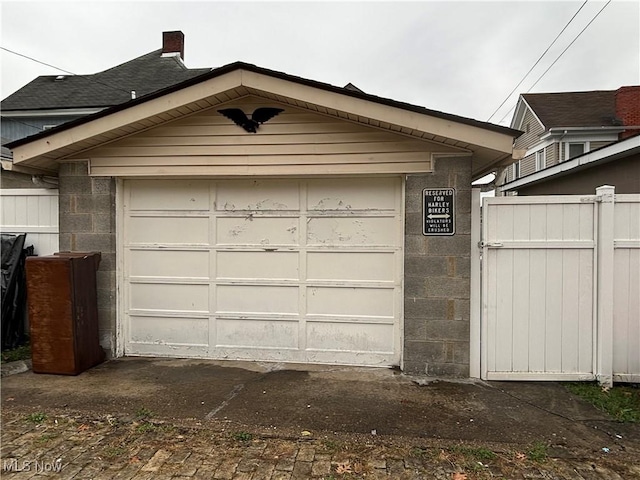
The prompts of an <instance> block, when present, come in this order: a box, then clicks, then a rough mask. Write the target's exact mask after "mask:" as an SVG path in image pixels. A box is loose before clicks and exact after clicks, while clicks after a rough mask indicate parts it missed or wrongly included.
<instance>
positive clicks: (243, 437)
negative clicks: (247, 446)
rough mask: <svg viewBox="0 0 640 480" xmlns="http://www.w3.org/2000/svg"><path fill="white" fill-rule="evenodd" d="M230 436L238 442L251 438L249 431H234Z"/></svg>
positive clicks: (247, 440)
mask: <svg viewBox="0 0 640 480" xmlns="http://www.w3.org/2000/svg"><path fill="white" fill-rule="evenodd" d="M231 437H232V438H233V439H234V440H237V441H238V442H249V441H251V439H252V438H253V435H251V434H250V433H249V432H234V433H232V434H231Z"/></svg>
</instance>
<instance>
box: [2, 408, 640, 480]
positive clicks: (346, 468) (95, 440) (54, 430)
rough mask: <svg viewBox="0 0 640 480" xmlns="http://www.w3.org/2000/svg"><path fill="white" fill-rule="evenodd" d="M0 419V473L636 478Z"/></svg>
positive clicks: (316, 443) (468, 451) (364, 445)
mask: <svg viewBox="0 0 640 480" xmlns="http://www.w3.org/2000/svg"><path fill="white" fill-rule="evenodd" d="M2 420H3V424H2V435H1V440H2V447H1V452H0V457H1V462H2V474H1V476H2V478H3V479H5V478H6V479H39V478H59V479H63V480H71V479H94V480H111V479H114V480H152V479H153V480H163V479H167V480H168V479H171V480H178V479H182V480H190V479H193V480H197V479H198V480H199V479H207V480H208V479H228V480H241V479H244V480H301V479H325V480H329V479H333V480H338V479H382V478H392V479H436V480H440V479H443V480H444V479H446V480H471V479H476V478H507V479H511V478H514V479H592V478H594V479H616V480H618V479H631V478H640V467H638V466H635V465H633V464H632V463H630V462H628V461H626V460H625V458H624V452H610V453H609V454H603V455H601V456H598V457H597V458H582V457H580V456H576V455H573V456H572V455H566V454H565V455H563V458H547V459H541V458H534V453H533V450H530V451H527V449H526V448H522V449H513V447H505V446H503V447H492V448H488V447H486V446H478V445H471V444H461V443H453V442H448V443H447V442H445V441H435V440H426V439H412V440H407V439H401V438H400V439H399V438H390V437H380V436H374V435H371V436H370V437H368V436H353V435H346V434H334V433H331V432H328V433H327V432H325V433H314V432H304V433H305V434H304V435H303V432H300V435H299V436H294V435H288V436H286V435H280V436H276V435H265V434H251V433H249V432H246V431H223V430H222V429H221V428H212V427H211V425H208V424H207V423H205V422H203V423H200V422H196V421H194V422H193V423H192V424H189V425H185V424H184V422H183V423H181V424H177V423H175V424H174V423H172V422H161V421H159V420H155V419H153V418H147V419H144V418H137V419H133V420H131V419H128V420H127V419H117V418H115V417H113V416H107V417H104V418H89V417H87V416H81V415H67V414H64V415H63V414H59V413H58V414H57V415H54V414H49V415H47V416H46V418H43V415H42V412H38V413H28V412H24V411H22V412H20V411H17V410H14V409H12V408H4V409H3V412H2ZM307 433H311V435H306V434H307ZM590 455H591V456H593V454H590ZM607 455H609V456H607Z"/></svg>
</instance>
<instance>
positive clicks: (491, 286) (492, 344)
mask: <svg viewBox="0 0 640 480" xmlns="http://www.w3.org/2000/svg"><path fill="white" fill-rule="evenodd" d="M478 216H479V215H477V214H476V215H475V217H476V222H475V223H478V222H477V220H478ZM474 228H475V227H474ZM479 246H480V247H481V255H482V268H481V274H480V273H479V271H480V269H477V268H476V269H475V272H476V274H475V278H474V279H472V281H473V282H475V283H477V284H479V285H480V295H476V296H475V297H474V298H477V299H478V301H477V303H480V302H481V305H477V304H476V306H475V307H476V308H477V309H478V310H479V311H480V312H481V315H480V318H479V319H478V318H477V317H476V320H475V322H472V332H471V333H472V339H474V338H476V339H479V340H480V345H481V347H480V348H479V349H476V350H475V352H474V351H473V350H472V355H473V354H474V353H475V354H476V355H477V356H479V359H475V365H474V364H473V362H472V375H473V374H474V370H475V372H476V373H479V374H480V377H481V378H483V379H487V380H594V379H597V380H598V381H600V382H601V383H603V384H611V382H612V381H614V380H615V381H627V382H638V381H640V195H614V189H613V187H600V188H599V189H597V191H596V194H595V195H584V196H565V195H562V196H560V195H558V196H532V197H497V198H485V199H484V205H483V207H482V238H481V241H480V243H479ZM478 261H479V260H478ZM479 277H481V282H480V278H479ZM478 367H479V368H478Z"/></svg>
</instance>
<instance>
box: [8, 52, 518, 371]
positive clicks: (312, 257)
mask: <svg viewBox="0 0 640 480" xmlns="http://www.w3.org/2000/svg"><path fill="white" fill-rule="evenodd" d="M518 134H519V132H516V131H514V130H511V129H508V128H505V127H501V126H498V125H492V124H488V123H485V122H479V121H477V120H473V119H469V118H464V117H460V116H457V115H452V114H448V113H444V112H439V111H435V110H430V109H427V108H424V107H420V106H416V105H410V104H407V103H403V102H398V101H396V100H392V99H386V98H381V97H377V96H375V95H371V94H368V93H364V92H362V91H360V90H358V89H353V88H347V87H337V86H332V85H327V84H325V83H320V82H317V81H313V80H308V79H304V78H300V77H296V76H293V75H289V74H286V73H283V72H276V71H273V70H267V69H264V68H261V67H257V66H255V65H250V64H246V63H240V62H237V63H233V64H229V65H226V66H224V67H220V68H218V69H214V70H212V71H210V72H207V73H205V74H203V75H201V76H199V77H196V78H193V79H190V80H187V81H185V82H183V83H180V84H177V85H175V86H173V87H170V88H167V89H165V90H162V91H158V92H155V93H153V94H150V95H146V96H143V97H139V98H135V99H132V100H130V101H128V102H126V103H124V104H121V105H117V106H114V107H111V108H108V109H105V110H103V111H100V112H98V113H96V114H93V115H89V116H87V117H83V118H82V119H78V120H77V121H72V122H68V123H66V124H64V125H61V126H60V127H57V128H56V129H53V130H51V131H49V130H48V131H45V132H42V133H40V134H37V135H34V136H32V137H29V138H27V139H22V140H19V141H16V142H13V143H12V144H11V146H10V148H12V150H13V155H14V167H15V168H16V169H20V171H23V172H31V173H40V174H45V175H57V176H58V179H59V185H60V212H59V213H60V215H59V219H60V249H61V250H68V251H72V252H90V251H99V252H100V253H101V258H102V261H101V264H100V269H99V271H98V272H97V287H98V288H97V301H98V320H99V335H100V339H99V340H100V344H101V346H102V347H103V348H104V349H105V351H106V352H107V355H109V356H113V357H118V356H124V355H131V356H148V357H154V356H165V357H175V358H181V357H191V358H211V359H220V360H224V359H234V360H249V361H264V362H269V361H275V362H300V363H318V364H344V365H370V366H381V367H386V366H399V367H400V368H401V369H402V370H403V371H404V372H408V373H413V374H427V375H437V376H453V377H468V376H469V373H470V365H471V363H472V361H474V362H476V363H477V361H476V360H477V359H478V355H479V354H478V353H477V352H478V351H479V343H478V341H479V340H478V339H476V338H472V336H471V330H470V316H471V307H470V297H471V284H470V278H471V275H470V270H471V260H470V254H471V204H472V199H471V182H472V179H473V178H479V177H480V176H482V175H483V174H484V173H486V172H487V171H489V170H491V169H493V168H495V167H496V166H499V165H500V164H501V163H503V162H504V163H511V152H512V145H513V138H514V136H516V135H518ZM445 189H446V191H447V192H450V194H449V193H447V195H449V197H450V211H448V212H445V213H443V215H448V217H447V222H449V223H447V225H450V226H451V227H452V228H448V229H447V230H446V232H445V231H442V230H437V231H431V230H429V229H427V228H426V227H425V225H426V224H427V223H429V222H431V221H432V217H427V216H425V215H426V214H425V211H424V203H425V201H426V200H425V199H426V198H427V196H428V195H427V194H426V193H425V192H432V191H444V190H445ZM449 197H447V198H449ZM448 201H449V200H448ZM448 208H449V207H448ZM476 374H477V373H476Z"/></svg>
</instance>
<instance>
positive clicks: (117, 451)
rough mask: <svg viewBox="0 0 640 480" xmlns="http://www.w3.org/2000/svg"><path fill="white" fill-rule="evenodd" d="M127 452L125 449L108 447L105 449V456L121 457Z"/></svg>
mask: <svg viewBox="0 0 640 480" xmlns="http://www.w3.org/2000/svg"><path fill="white" fill-rule="evenodd" d="M126 452H127V449H126V448H124V447H107V448H105V449H104V456H105V457H107V458H114V457H120V456H122V455H124V454H125V453H126Z"/></svg>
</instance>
